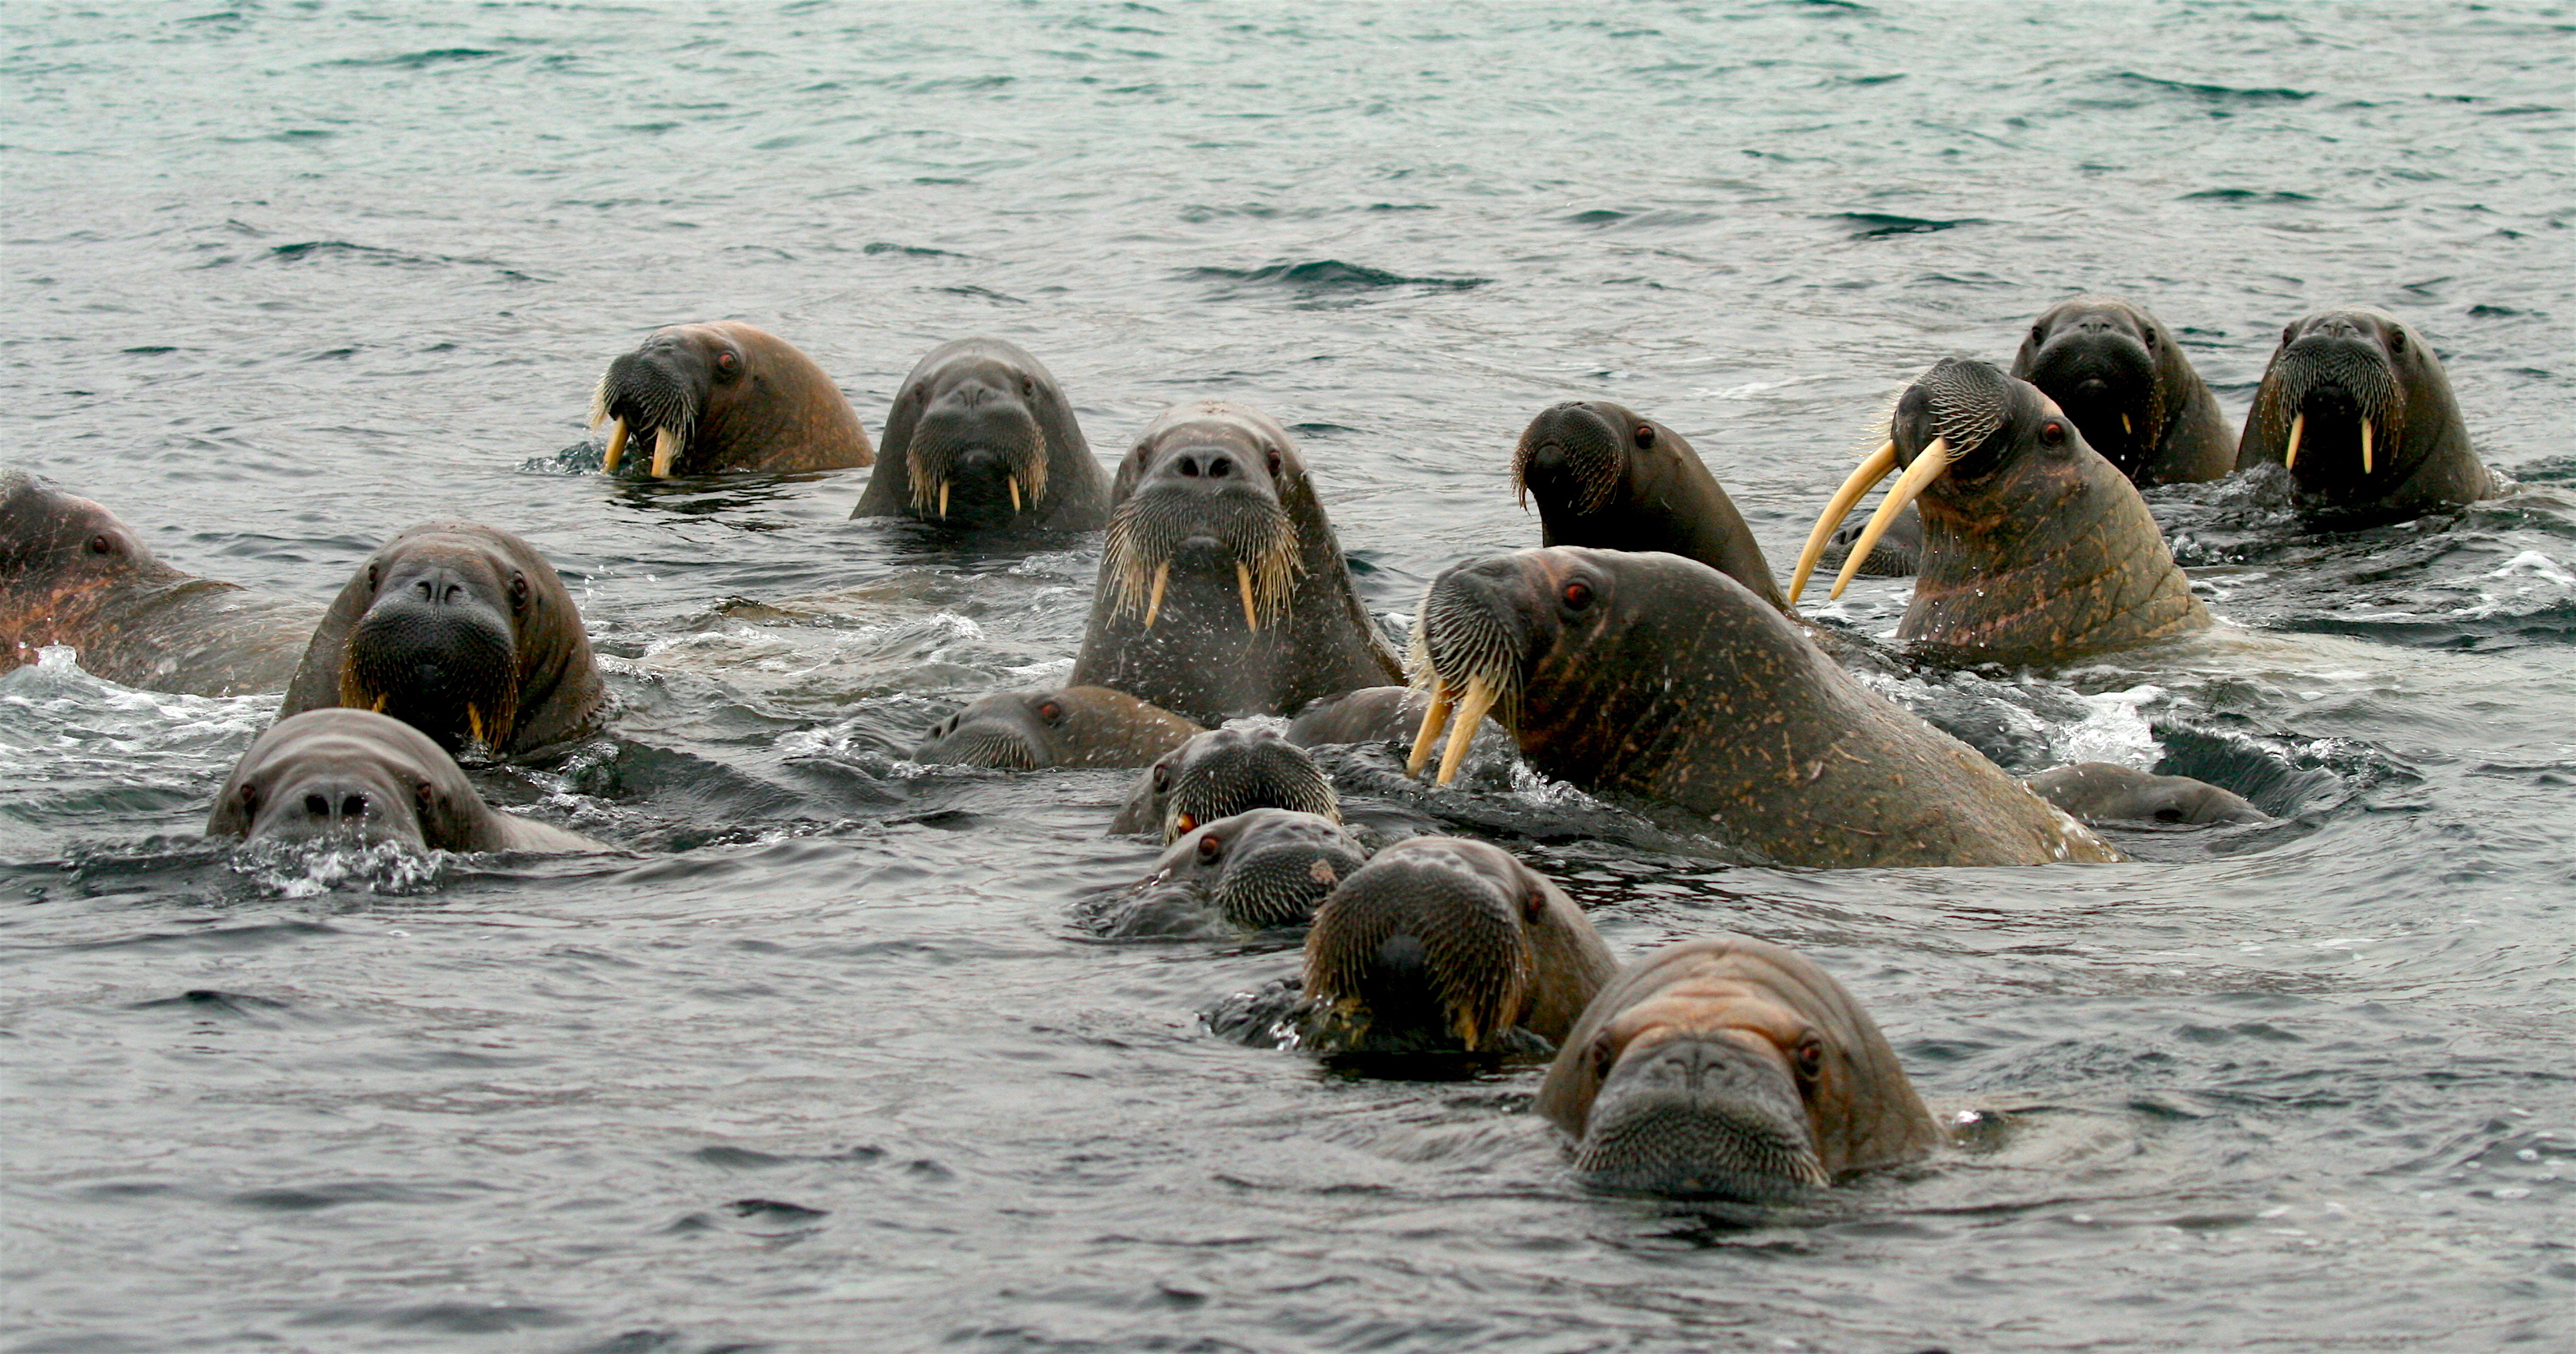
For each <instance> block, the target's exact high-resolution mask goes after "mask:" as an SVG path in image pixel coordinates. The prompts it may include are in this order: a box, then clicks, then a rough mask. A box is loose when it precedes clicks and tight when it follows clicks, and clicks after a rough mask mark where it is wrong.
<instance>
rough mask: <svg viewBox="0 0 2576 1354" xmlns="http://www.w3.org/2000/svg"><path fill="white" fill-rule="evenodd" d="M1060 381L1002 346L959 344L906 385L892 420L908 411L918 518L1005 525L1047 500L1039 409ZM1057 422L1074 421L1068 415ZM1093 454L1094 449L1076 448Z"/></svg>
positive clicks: (1048, 451) (1046, 451)
mask: <svg viewBox="0 0 2576 1354" xmlns="http://www.w3.org/2000/svg"><path fill="white" fill-rule="evenodd" d="M1053 391H1054V378H1053V377H1051V376H1049V375H1048V374H1047V372H1046V369H1045V368H1044V367H1040V366H1038V365H1037V359H1035V358H1033V357H1028V356H1027V355H1026V354H1024V353H1020V352H1019V351H1018V350H1017V349H1008V350H1003V349H1001V348H1000V346H999V345H998V344H996V345H992V346H991V347H986V348H976V349H970V350H966V351H961V352H959V353H957V354H955V355H953V356H951V357H949V358H948V359H947V360H946V361H944V362H942V363H941V364H940V366H939V367H938V369H937V370H936V371H935V372H933V373H932V374H931V375H930V376H929V378H928V379H927V380H922V381H918V382H907V383H906V385H905V387H904V390H903V393H902V395H901V396H900V397H899V398H900V399H902V400H906V401H911V402H913V406H914V407H912V408H908V409H907V408H898V409H896V410H895V411H894V413H893V414H891V415H890V416H889V417H888V420H887V423H888V428H889V432H888V435H887V440H888V442H889V444H891V443H892V441H893V433H892V431H891V430H892V428H893V427H894V426H895V421H896V420H898V419H902V418H905V417H906V416H907V415H908V416H910V419H911V422H910V423H909V425H908V427H909V430H910V435H909V441H908V442H907V444H906V452H905V455H906V461H905V466H906V473H907V474H909V475H910V477H911V480H910V485H909V487H910V489H911V492H912V513H913V516H915V517H918V518H920V519H921V520H923V521H925V522H937V523H942V524H944V525H951V526H998V525H1003V524H1006V523H1008V522H1010V521H1011V520H1012V519H1013V518H1015V517H1018V516H1019V515H1020V514H1021V513H1023V512H1027V511H1030V510H1033V509H1035V508H1036V507H1037V506H1038V505H1039V503H1040V502H1041V501H1043V500H1044V499H1045V497H1046V491H1047V461H1048V459H1049V457H1050V456H1051V455H1053V454H1055V449H1054V448H1051V447H1050V446H1049V445H1048V442H1047V432H1046V428H1047V423H1046V422H1042V421H1041V420H1040V417H1039V414H1040V406H1041V404H1042V402H1043V401H1045V400H1047V399H1049V398H1051V397H1052V396H1053ZM1049 422H1060V423H1061V424H1062V425H1064V426H1068V427H1069V426H1070V425H1071V419H1070V418H1069V417H1067V418H1065V419H1063V420H1049ZM1076 450H1077V451H1078V452H1080V453H1081V454H1085V455H1087V454H1089V452H1088V449H1087V448H1077V449H1076Z"/></svg>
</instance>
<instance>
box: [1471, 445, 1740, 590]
mask: <svg viewBox="0 0 2576 1354" xmlns="http://www.w3.org/2000/svg"><path fill="white" fill-rule="evenodd" d="M1512 488H1513V489H1514V490H1515V491H1516V492H1518V493H1519V494H1520V495H1521V497H1522V500H1523V501H1524V502H1526V501H1527V500H1528V499H1529V498H1532V497H1535V498H1537V499H1538V520H1539V526H1540V532H1539V544H1541V545H1583V546H1590V547H1592V548H1594V549H1596V550H1662V551H1666V552H1668V553H1670V554H1675V555H1680V556H1682V557H1683V558H1685V559H1695V560H1698V561H1699V562H1700V563H1702V564H1705V565H1707V566H1708V567H1710V568H1712V569H1715V570H1717V571H1718V572H1719V573H1722V574H1725V575H1726V576H1727V577H1729V578H1732V579H1734V580H1735V581H1736V582H1738V583H1741V584H1743V585H1744V586H1745V587H1747V588H1750V589H1752V590H1753V595H1754V596H1756V597H1759V598H1761V599H1762V600H1763V601H1766V602H1769V603H1770V604H1771V605H1773V606H1776V607H1778V608H1780V609H1781V610H1782V611H1786V610H1788V609H1789V599H1788V598H1786V597H1783V596H1781V595H1780V585H1779V583H1778V582H1776V581H1774V580H1773V579H1772V577H1771V565H1770V562H1769V561H1767V560H1765V559H1763V558H1762V547H1761V546H1760V545H1759V544H1757V543H1756V542H1755V541H1754V539H1753V532H1752V530H1751V529H1750V528H1748V527H1746V526H1745V525H1744V516H1743V514H1741V513H1739V512H1737V511H1736V510H1735V501H1734V500H1733V499H1730V498H1728V497H1727V496H1726V490H1724V489H1722V488H1720V487H1718V483H1717V479H1716V477H1715V476H1713V475H1711V474H1709V473H1708V466H1707V465H1706V464H1705V463H1703V462H1702V461H1701V460H1700V458H1699V453H1698V452H1696V451H1694V450H1692V449H1691V444H1690V443H1689V442H1687V441H1685V440H1683V438H1682V435H1681V434H1680V433H1677V432H1674V431H1673V430H1672V429H1670V428H1667V427H1665V426H1664V425H1663V424H1660V423H1657V422H1656V421H1654V420H1653V419H1650V418H1644V417H1641V416H1639V415H1638V414H1636V413H1635V412H1634V411H1632V410H1630V409H1628V408H1627V407H1625V406H1623V405H1617V404H1612V403H1610V402H1609V401H1608V400H1571V401H1568V402H1566V403H1564V404H1558V405H1551V406H1549V407H1548V408H1546V409H1544V410H1541V411H1540V412H1539V415H1538V417H1536V418H1533V419H1531V420H1530V423H1529V427H1528V428H1526V429H1524V430H1523V431H1522V432H1521V440H1520V445H1519V446H1517V447H1516V448H1514V449H1513V452H1512Z"/></svg>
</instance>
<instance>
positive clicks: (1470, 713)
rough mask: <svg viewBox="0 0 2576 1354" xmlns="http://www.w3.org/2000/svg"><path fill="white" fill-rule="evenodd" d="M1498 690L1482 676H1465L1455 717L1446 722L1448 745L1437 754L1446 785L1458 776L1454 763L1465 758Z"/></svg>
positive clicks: (1498, 694)
mask: <svg viewBox="0 0 2576 1354" xmlns="http://www.w3.org/2000/svg"><path fill="white" fill-rule="evenodd" d="M1501 695H1502V691H1501V689H1500V688H1499V687H1498V686H1497V685H1496V684H1495V683H1492V682H1489V681H1486V680H1485V679H1484V678H1483V677H1481V676H1477V677H1470V678H1468V679H1467V694H1466V695H1465V696H1462V697H1460V698H1459V701H1458V717H1457V719H1456V720H1454V721H1453V722H1452V723H1451V724H1450V725H1449V746H1448V747H1447V748H1446V749H1445V750H1443V751H1442V752H1441V754H1440V778H1439V781H1438V782H1437V783H1439V784H1441V785H1446V784H1448V783H1449V782H1451V781H1453V780H1456V779H1457V778H1458V766H1459V764H1460V763H1461V762H1464V761H1466V760H1467V748H1468V746H1469V745H1470V744H1472V743H1474V742H1475V741H1476V730H1477V729H1478V728H1480V727H1482V726H1483V724H1484V722H1485V712H1486V711H1488V710H1491V709H1493V708H1494V701H1495V700H1496V699H1497V698H1499V697H1500V696H1501Z"/></svg>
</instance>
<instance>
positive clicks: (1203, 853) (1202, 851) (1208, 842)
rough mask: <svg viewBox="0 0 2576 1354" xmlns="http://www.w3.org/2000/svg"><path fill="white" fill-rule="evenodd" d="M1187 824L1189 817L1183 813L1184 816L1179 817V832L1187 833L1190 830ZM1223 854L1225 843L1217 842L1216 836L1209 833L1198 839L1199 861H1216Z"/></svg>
mask: <svg viewBox="0 0 2576 1354" xmlns="http://www.w3.org/2000/svg"><path fill="white" fill-rule="evenodd" d="M1189 822H1190V816H1189V815H1188V814H1186V813H1185V814H1182V815H1181V830H1182V831H1184V832H1187V831H1189V830H1190V828H1189ZM1224 853H1225V843H1224V842H1222V841H1219V840H1217V835H1216V834H1215V833H1213V832H1211V833H1208V834H1207V835H1205V836H1203V837H1201V838H1199V859H1201V860H1214V859H1216V858H1217V857H1218V856H1220V855H1223V854H1224Z"/></svg>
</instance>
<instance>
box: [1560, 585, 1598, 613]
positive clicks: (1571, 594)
mask: <svg viewBox="0 0 2576 1354" xmlns="http://www.w3.org/2000/svg"><path fill="white" fill-rule="evenodd" d="M1590 605H1592V585H1591V584H1589V583H1585V582H1582V581H1580V580H1578V581H1576V582H1572V583H1568V584H1566V585H1565V609H1566V610H1568V611H1581V610H1582V609H1584V608H1585V607H1588V606H1590Z"/></svg>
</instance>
